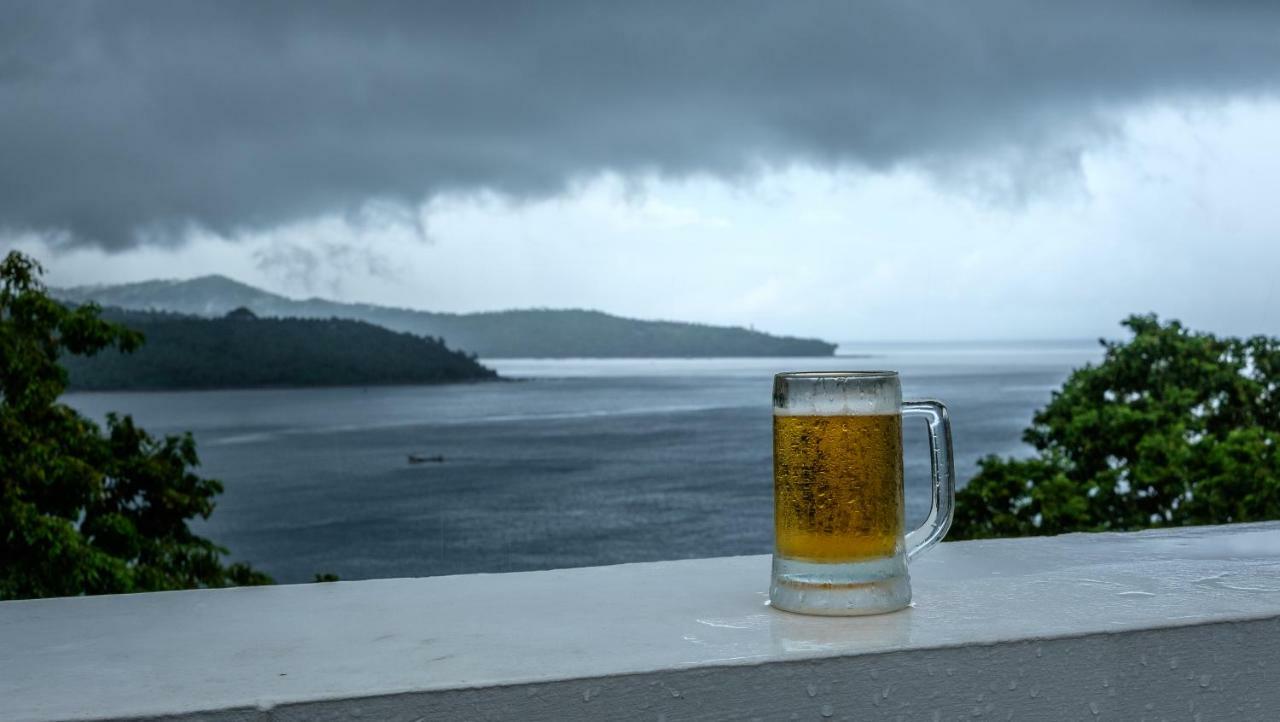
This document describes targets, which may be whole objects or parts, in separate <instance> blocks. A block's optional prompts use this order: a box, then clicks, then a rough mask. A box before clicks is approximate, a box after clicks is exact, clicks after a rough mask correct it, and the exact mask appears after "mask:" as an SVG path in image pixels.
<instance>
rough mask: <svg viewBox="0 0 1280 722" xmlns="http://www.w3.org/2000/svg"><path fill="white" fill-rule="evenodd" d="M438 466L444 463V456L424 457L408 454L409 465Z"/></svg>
mask: <svg viewBox="0 0 1280 722" xmlns="http://www.w3.org/2000/svg"><path fill="white" fill-rule="evenodd" d="M428 462H429V463H432V464H440V463H443V462H444V454H436V455H434V456H424V455H422V454H409V463H410V464H426V463H428Z"/></svg>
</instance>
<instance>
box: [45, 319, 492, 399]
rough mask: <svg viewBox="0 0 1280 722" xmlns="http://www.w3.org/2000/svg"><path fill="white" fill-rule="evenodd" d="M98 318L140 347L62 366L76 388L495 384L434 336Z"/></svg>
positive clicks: (295, 322) (299, 325)
mask: <svg viewBox="0 0 1280 722" xmlns="http://www.w3.org/2000/svg"><path fill="white" fill-rule="evenodd" d="M103 317H105V318H107V319H109V320H112V321H117V322H120V323H123V324H124V325H126V326H128V327H130V328H132V329H135V330H137V331H141V332H142V333H143V334H144V335H145V336H146V343H144V344H143V346H142V348H140V349H138V350H137V351H135V352H133V353H132V354H121V353H119V352H117V351H109V352H104V353H100V354H98V355H97V356H93V357H89V358H85V357H79V356H67V357H64V358H63V359H62V362H63V363H64V364H65V365H66V367H67V369H68V372H69V374H70V380H71V387H72V388H73V389H77V390H106V389H215V388H254V387H273V386H281V387H283V386H372V385H381V384H431V383H444V382H450V381H471V380H485V379H493V378H496V377H497V374H496V373H494V372H493V371H492V370H490V369H488V368H486V367H484V366H482V365H480V364H479V363H477V362H476V361H475V359H474V358H472V357H470V356H469V355H468V354H466V353H464V352H461V351H454V350H451V349H449V348H447V347H446V346H445V345H444V343H442V342H441V341H440V340H439V339H435V338H423V337H419V336H414V335H411V334H407V333H397V332H395V331H388V330H387V329H385V328H380V327H378V326H375V325H373V324H369V323H364V322H363V321H352V320H345V319H297V318H255V317H253V314H251V313H248V312H244V311H241V312H236V313H233V314H230V315H229V316H227V317H224V318H218V319H208V318H197V317H193V316H184V315H179V314H172V313H153V312H140V311H123V310H119V309H107V310H106V311H104V312H103Z"/></svg>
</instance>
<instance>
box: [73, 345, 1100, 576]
mask: <svg viewBox="0 0 1280 722" xmlns="http://www.w3.org/2000/svg"><path fill="white" fill-rule="evenodd" d="M840 353H841V354H842V355H841V356H837V357H834V358H821V359H814V358H803V359H783V358H771V359H692V360H691V359H656V360H655V359H644V360H630V359H626V360H588V359H580V360H579V359H570V360H511V359H507V360H496V361H487V362H486V363H487V364H488V365H490V366H492V367H493V368H496V369H497V370H498V371H499V373H501V374H502V375H503V376H506V377H509V378H513V379H520V380H519V381H513V382H508V383H479V384H462V385H453V386H426V387H371V388H367V389H365V388H337V389H293V390H259V391H208V392H161V393H85V394H70V395H68V396H67V401H68V402H69V403H71V404H72V405H73V406H76V407H77V408H79V409H81V410H82V411H84V412H85V413H87V414H90V415H91V416H94V417H98V418H100V417H102V416H103V415H105V414H106V412H108V411H113V410H114V411H120V412H123V413H130V414H133V415H134V417H135V418H136V419H137V420H138V422H139V423H140V424H141V425H142V426H143V427H145V428H146V429H148V430H149V431H152V432H153V433H163V432H170V433H172V432H179V431H184V430H190V431H191V432H193V433H194V434H195V437H196V441H197V444H198V448H199V450H200V455H201V459H202V461H203V467H202V473H204V474H206V475H209V476H213V477H216V478H219V479H221V480H222V481H223V483H224V484H225V486H226V492H225V493H224V494H223V496H222V497H221V498H220V501H219V504H218V509H217V511H216V512H215V513H214V515H213V517H212V518H211V519H210V520H209V521H207V522H200V523H198V524H197V525H196V527H197V530H198V532H199V533H202V534H205V535H207V536H209V537H211V538H213V539H215V540H216V541H218V542H219V543H220V544H222V545H224V546H226V547H228V548H230V549H231V552H232V556H233V557H234V558H235V559H237V560H246V561H250V562H252V563H253V564H254V565H256V566H258V567H260V568H261V569H263V570H264V571H266V572H268V573H270V574H272V575H273V576H275V577H276V579H277V580H278V581H281V582H299V581H309V580H310V579H311V578H312V576H313V575H314V574H315V573H317V572H333V573H336V574H338V575H340V576H341V577H342V578H343V579H361V578H372V577H398V576H424V575H437V574H459V573H469V572H501V571H517V570H528V569H547V568H556V567H568V566H583V565H594V564H614V563H619V562H631V561H650V560H656V559H678V558H686V557H707V556H723V555H732V554H763V553H768V552H769V551H770V550H771V545H772V508H771V505H772V478H771V473H772V467H771V464H772V462H771V453H772V452H771V448H770V444H771V426H770V423H771V417H770V392H771V384H772V378H771V377H772V374H774V373H776V372H778V371H792V370H834V369H868V368H877V369H881V368H883V369H895V370H898V371H899V372H901V374H902V381H903V387H904V389H903V391H904V395H905V397H907V398H918V397H926V396H929V397H936V398H939V399H942V400H943V401H945V402H946V403H947V404H948V405H949V406H950V408H951V412H952V424H953V428H954V432H955V449H956V458H957V472H958V473H959V475H960V477H961V479H962V480H963V479H967V478H968V476H969V475H970V474H972V473H973V470H974V468H975V462H976V460H977V459H978V458H979V457H981V456H984V455H986V454H990V453H995V454H1026V453H1028V449H1027V448H1026V447H1025V446H1024V445H1023V444H1022V443H1021V440H1020V436H1021V432H1022V429H1023V428H1024V427H1025V426H1026V425H1027V423H1028V422H1029V421H1030V418H1031V414H1032V413H1033V412H1034V411H1035V409H1037V408H1039V407H1040V406H1043V405H1044V404H1045V402H1047V401H1048V400H1049V395H1050V392H1051V391H1052V390H1054V389H1056V388H1057V387H1058V386H1059V385H1060V384H1061V383H1062V381H1063V379H1065V378H1066V376H1067V374H1068V373H1069V371H1070V370H1071V369H1072V368H1074V367H1077V366H1080V365H1083V364H1084V363H1086V362H1090V361H1096V360H1097V359H1098V358H1100V356H1101V352H1100V350H1099V348H1098V346H1097V344H1096V343H1094V342H1056V343H1049V342H1039V343H998V344H997V343H972V344H846V345H843V346H841V349H840ZM905 433H906V435H907V516H908V521H909V523H911V524H913V525H914V524H915V523H918V522H919V520H920V519H922V518H923V516H924V514H925V511H926V510H927V508H926V504H927V503H928V491H927V485H928V468H927V460H926V457H925V453H926V446H925V442H924V432H923V422H922V421H921V422H919V428H917V427H916V424H915V423H911V424H908V426H907V427H906V429H905ZM409 454H422V455H427V456H434V455H437V454H439V455H442V456H443V457H444V462H443V463H427V464H418V465H411V464H409V463H408V460H407V456H408V455H409Z"/></svg>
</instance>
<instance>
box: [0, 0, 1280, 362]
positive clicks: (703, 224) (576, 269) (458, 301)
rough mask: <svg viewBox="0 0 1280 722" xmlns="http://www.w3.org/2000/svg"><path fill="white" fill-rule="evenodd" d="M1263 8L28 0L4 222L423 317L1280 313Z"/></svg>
mask: <svg viewBox="0 0 1280 722" xmlns="http://www.w3.org/2000/svg"><path fill="white" fill-rule="evenodd" d="M1278 22H1280V6H1276V5H1274V4H1270V3H1249V2H1222V3H1190V2H1179V3H1147V2H1128V3H1111V2H1106V3H1104V2H1080V3H1047V2H1033V3H1027V2H982V3H976V4H966V5H964V6H960V5H954V4H942V3H917V2H908V3H902V2H879V3H834V2H815V3H795V4H791V3H787V4H779V3H710V2H709V3H696V4H693V5H690V4H687V3H631V4H618V5H612V6H607V7H606V6H604V5H601V4H599V3H571V2H558V3H540V4H521V5H516V6H512V7H503V8H501V9H497V8H485V7H481V6H479V5H477V4H463V5H446V4H439V3H361V4H358V5H356V4H342V3H305V4H289V3H270V4H261V3H186V2H165V3H95V2H88V3H84V2H71V3H21V2H20V3H17V4H11V5H9V6H8V7H7V9H6V21H5V22H4V23H3V24H0V228H2V229H3V230H0V243H3V244H4V245H6V246H10V247H17V248H21V249H23V250H25V251H28V252H30V253H31V254H33V255H35V256H36V257H37V258H39V259H41V260H42V261H43V262H44V263H45V264H46V265H47V266H48V267H49V275H48V278H47V280H48V281H49V282H50V283H51V284H53V285H59V286H72V285H83V284H100V283H118V282H124V281H134V280H143V279H150V278H187V277H192V276H197V275H203V274H209V273H221V274H225V275H228V276H231V277H233V278H236V279H238V280H241V281H245V282H248V283H252V284H254V285H257V286H260V287H263V288H266V289H268V290H272V291H275V292H279V293H283V294H286V295H291V296H297V297H304V296H323V297H328V298H334V299H338V300H348V301H363V302H370V303H377V304H383V305H394V306H404V307H410V308H422V309H430V310H440V311H473V310H486V309H503V308H523V307H552V308H594V309H600V310H604V311H608V312H611V313H616V314H621V315H626V316H634V317H639V318H666V319H678V320H687V321H700V322H707V323H717V324H732V325H744V326H746V325H750V326H754V327H756V328H759V329H762V330H767V331H771V332H776V333H787V334H805V335H816V336H821V337H824V338H829V339H833V340H847V339H928V338H938V339H962V338H983V339H993V338H1065V337H1071V338H1078V337H1092V336H1097V335H1100V334H1114V333H1115V332H1116V330H1117V328H1116V323H1117V322H1118V321H1119V319H1121V318H1123V317H1124V316H1125V315H1127V314H1128V313H1131V312H1142V311H1155V312H1157V313H1159V314H1161V315H1162V316H1166V317H1176V318H1181V319H1183V320H1184V321H1185V322H1187V323H1189V324H1190V325H1192V326H1195V327H1199V328H1205V329H1208V330H1213V331H1218V332H1228V333H1258V332H1268V333H1275V332H1280V316H1277V315H1276V314H1274V313H1273V311H1272V309H1273V308H1274V307H1275V305H1276V302H1277V300H1278V299H1277V296H1276V292H1275V290H1274V289H1275V285H1276V284H1275V283H1274V282H1273V276H1274V273H1275V270H1276V268H1277V267H1280V244H1277V239H1278V238H1280V207H1277V205H1276V204H1275V203H1274V200H1273V198H1272V197H1271V196H1272V195H1273V192H1274V189H1275V188H1277V187H1280V146H1277V144H1276V143H1275V142H1274V132H1275V128H1277V127H1280V97H1278V96H1277V91H1278V90H1280V33H1277V32H1276V28H1277V25H1278Z"/></svg>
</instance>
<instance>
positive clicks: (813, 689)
mask: <svg viewBox="0 0 1280 722" xmlns="http://www.w3.org/2000/svg"><path fill="white" fill-rule="evenodd" d="M804 691H805V692H808V693H809V696H810V697H817V696H818V685H816V684H811V685H808V686H806V687H805V688H804Z"/></svg>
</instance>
